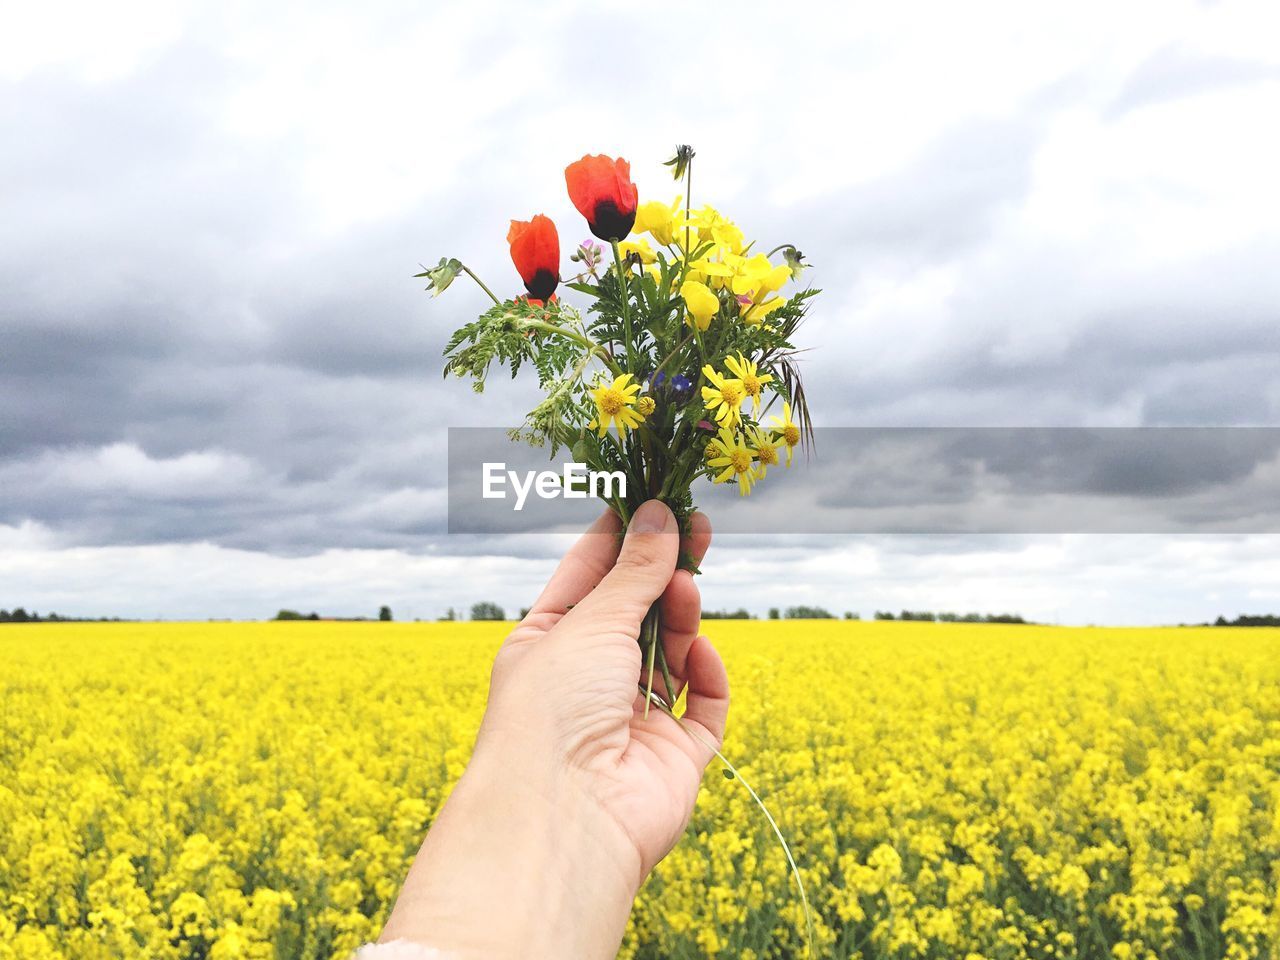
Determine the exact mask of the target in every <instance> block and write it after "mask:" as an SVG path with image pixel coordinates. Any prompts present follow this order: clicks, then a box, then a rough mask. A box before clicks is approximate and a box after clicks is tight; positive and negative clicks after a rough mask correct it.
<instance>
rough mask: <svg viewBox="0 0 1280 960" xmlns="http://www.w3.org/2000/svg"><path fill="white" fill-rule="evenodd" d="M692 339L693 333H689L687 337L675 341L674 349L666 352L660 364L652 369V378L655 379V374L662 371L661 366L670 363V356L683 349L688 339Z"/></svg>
mask: <svg viewBox="0 0 1280 960" xmlns="http://www.w3.org/2000/svg"><path fill="white" fill-rule="evenodd" d="M692 339H693V333H690V334H689V335H688V336H687V337H685V338H684V339H683V340H681V341H680V342H679V343H677V344H676V347H675V349H674V350H672V351H671V352H670V353H668V354H667V355H666V356H665V357H664V358H663V359H662V362H661V363H660V364H658V366H657V369H655V370H654V371H653V377H654V379H657V376H658V374H659V373H660V372H661V371H662V368H663V367H665V366H666V365H667V364H668V363H670V362H671V358H672V357H674V356H675V355H676V354H677V353H679V352H680V351H681V350H683V349H684V348H685V347H686V346H687V345H688V343H689V341H690V340H692Z"/></svg>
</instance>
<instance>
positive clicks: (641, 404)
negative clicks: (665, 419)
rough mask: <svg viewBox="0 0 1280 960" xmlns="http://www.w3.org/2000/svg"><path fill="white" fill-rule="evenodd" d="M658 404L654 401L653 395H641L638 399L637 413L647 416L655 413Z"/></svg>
mask: <svg viewBox="0 0 1280 960" xmlns="http://www.w3.org/2000/svg"><path fill="white" fill-rule="evenodd" d="M657 406H658V405H657V404H656V403H654V400H653V397H641V398H640V399H639V400H637V401H636V413H638V414H640V416H642V417H647V416H649V414H651V413H653V411H654V410H655V409H656V408H657Z"/></svg>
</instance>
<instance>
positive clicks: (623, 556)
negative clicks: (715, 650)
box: [562, 500, 680, 637]
mask: <svg viewBox="0 0 1280 960" xmlns="http://www.w3.org/2000/svg"><path fill="white" fill-rule="evenodd" d="M678 533H679V528H678V526H677V524H676V518H675V516H674V515H673V514H672V513H671V510H670V509H669V508H668V507H667V505H666V504H665V503H662V502H660V501H658V500H650V501H648V502H647V503H645V504H643V505H642V506H641V507H640V509H638V510H637V511H636V512H635V513H634V514H633V515H632V517H631V523H630V524H628V526H627V535H626V537H625V539H624V540H623V542H622V549H621V550H620V551H618V559H617V562H616V563H615V564H614V565H613V569H612V570H610V571H609V572H608V573H607V574H605V576H604V579H603V580H601V581H600V585H599V586H597V587H596V588H595V589H594V590H592V591H591V593H589V594H588V595H587V596H586V598H584V599H583V600H582V602H581V603H579V604H578V605H577V606H575V607H574V608H573V609H572V610H571V611H569V614H568V616H566V617H565V618H564V620H563V621H562V622H563V623H564V624H565V625H566V626H568V625H570V624H571V623H572V624H579V625H584V626H585V627H587V628H589V629H590V630H591V631H592V632H594V633H605V632H625V633H629V634H630V635H631V636H633V637H635V636H639V633H640V622H641V621H642V620H643V619H644V615H645V614H646V613H647V612H648V611H649V607H650V606H651V605H652V604H653V601H655V600H657V599H658V597H660V596H661V595H662V592H663V590H665V589H666V586H667V583H668V581H670V579H671V574H672V573H673V572H674V570H675V566H676V559H677V555H678V553H679V549H680V538H679V536H677V534H678Z"/></svg>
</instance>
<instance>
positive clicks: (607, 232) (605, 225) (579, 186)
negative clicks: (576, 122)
mask: <svg viewBox="0 0 1280 960" xmlns="http://www.w3.org/2000/svg"><path fill="white" fill-rule="evenodd" d="M564 181H565V183H566V184H568V187H569V199H570V200H572V201H573V205H574V206H575V207H577V208H578V212H579V213H581V214H582V215H583V216H584V217H586V218H587V224H588V225H589V226H590V227H591V232H592V233H594V234H595V235H596V236H597V237H599V238H600V239H601V240H609V241H614V240H622V239H624V238H625V237H626V236H627V234H629V233H630V232H631V228H632V227H633V226H634V225H635V222H636V204H637V203H638V202H639V195H638V194H637V192H636V185H635V184H634V183H632V182H631V164H629V163H627V161H625V160H623V159H622V158H618V159H617V160H615V159H613V158H612V157H604V156H594V157H592V156H587V157H583V158H582V159H581V160H576V161H574V162H573V163H571V164H569V166H567V167H565V170H564Z"/></svg>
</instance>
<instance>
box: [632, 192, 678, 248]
mask: <svg viewBox="0 0 1280 960" xmlns="http://www.w3.org/2000/svg"><path fill="white" fill-rule="evenodd" d="M683 199H684V197H676V198H675V199H674V200H672V201H671V205H670V206H668V205H667V204H665V203H663V202H662V201H661V200H650V201H648V202H647V203H642V204H640V206H638V207H637V208H636V223H635V226H634V227H633V228H632V231H631V232H632V233H647V234H649V235H650V236H651V237H653V239H654V240H655V241H657V242H658V243H660V244H662V245H663V246H664V247H665V246H669V245H670V244H671V243H672V242H673V241H674V239H675V237H674V232H675V230H676V227H677V226H679V225H680V220H681V219H683V217H682V211H681V209H680V203H681V201H682V200H683Z"/></svg>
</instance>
